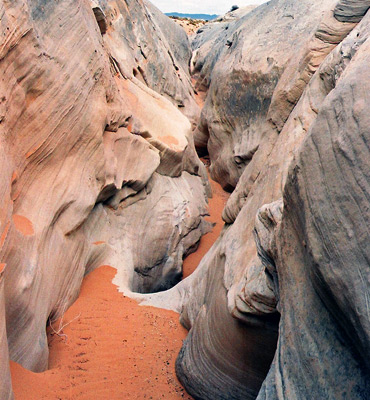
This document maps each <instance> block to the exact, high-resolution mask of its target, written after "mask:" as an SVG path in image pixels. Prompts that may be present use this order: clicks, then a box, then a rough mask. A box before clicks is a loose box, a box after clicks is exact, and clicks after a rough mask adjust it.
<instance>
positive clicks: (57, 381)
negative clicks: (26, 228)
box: [11, 159, 229, 400]
mask: <svg viewBox="0 0 370 400" xmlns="http://www.w3.org/2000/svg"><path fill="white" fill-rule="evenodd" d="M203 162H204V163H205V164H207V159H203ZM210 182H211V186H212V192H213V197H212V198H210V199H209V213H210V216H209V217H208V218H207V219H208V220H209V221H210V222H212V223H214V224H215V225H214V228H213V230H212V231H211V232H210V233H208V234H206V235H205V236H203V237H202V239H201V242H200V245H199V247H198V249H197V251H196V252H195V253H193V254H191V255H190V256H188V257H187V258H186V259H185V260H184V278H185V277H187V276H189V275H190V274H191V273H192V272H193V271H194V270H195V269H196V268H197V266H198V264H199V262H200V260H201V259H202V257H203V256H204V255H205V254H206V253H207V251H208V250H209V249H210V247H211V246H212V245H213V243H214V242H215V241H216V240H217V238H218V236H219V234H220V232H221V230H222V226H223V221H222V218H221V213H222V210H223V208H224V206H225V203H226V201H227V199H228V196H229V194H228V193H226V192H224V191H223V190H222V188H221V186H220V185H219V184H218V183H216V182H214V181H212V180H210ZM115 273H116V271H115V269H114V268H112V267H110V266H102V267H100V268H98V269H96V270H95V271H93V272H92V273H91V274H89V275H88V276H87V277H86V278H85V280H84V282H83V285H82V289H81V293H80V296H79V298H78V300H77V301H76V302H75V303H74V304H73V305H72V307H70V309H69V310H68V311H67V312H66V313H65V315H64V318H63V320H62V321H61V320H58V321H55V322H54V323H53V324H52V327H50V326H49V327H48V334H49V349H50V358H49V368H50V369H49V370H48V371H46V372H43V373H40V374H35V373H32V372H30V371H27V370H26V369H24V368H22V367H21V366H20V365H19V364H16V363H14V362H11V372H12V379H13V389H14V394H15V397H16V399H17V400H26V399H27V400H36V399H37V400H39V399H62V400H67V399H68V400H69V399H86V400H88V399H91V398H95V399H102V400H103V399H108V398H109V399H122V398H124V399H162V398H163V399H169V400H172V399H174V400H175V399H180V398H181V399H191V398H192V397H190V396H189V395H188V394H187V393H186V392H185V390H184V389H183V387H182V386H181V385H180V383H179V382H178V380H177V377H176V375H175V368H174V365H175V360H176V357H177V355H178V353H179V351H180V348H181V346H182V342H183V340H184V339H185V337H186V335H187V331H186V329H185V328H183V327H182V326H181V325H180V322H179V315H178V314H177V313H175V312H172V311H166V310H162V309H158V308H154V307H147V306H139V305H138V304H137V303H136V302H135V301H134V300H132V299H129V298H128V297H125V296H122V294H121V293H119V292H118V291H117V287H116V286H115V285H114V284H113V283H112V279H113V277H114V275H115ZM63 326H64V327H63ZM61 327H63V329H61ZM60 329H61V330H60ZM59 330H60V332H59ZM55 332H58V333H59V334H56V333H55Z"/></svg>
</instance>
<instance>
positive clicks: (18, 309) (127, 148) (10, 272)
mask: <svg viewBox="0 0 370 400" xmlns="http://www.w3.org/2000/svg"><path fill="white" fill-rule="evenodd" d="M0 15H1V26H0V28H1V39H0V40H1V42H0V70H1V80H0V87H1V93H2V98H1V103H0V130H1V135H0V137H1V139H0V140H1V141H0V146H1V152H0V161H1V171H2V174H1V178H0V192H1V195H2V199H3V200H2V206H1V207H0V237H1V242H0V261H1V263H6V264H7V268H6V270H5V273H4V282H3V284H4V297H5V310H6V326H7V339H8V345H9V354H10V358H11V359H12V360H14V361H16V362H18V363H20V364H21V365H22V366H23V367H25V368H28V369H30V370H32V371H35V372H37V371H43V370H45V369H46V368H47V366H48V345H47V337H46V333H45V328H46V325H47V323H48V321H49V320H50V319H52V320H54V319H56V318H58V317H60V316H62V315H63V314H64V313H65V311H66V310H67V308H68V307H69V306H70V305H71V304H72V303H73V302H74V301H75V300H76V298H77V296H78V293H79V290H80V286H81V282H82V280H83V278H84V276H85V274H87V273H88V272H90V271H91V270H93V269H94V268H96V267H98V266H100V265H107V264H108V265H112V266H113V267H115V268H116V269H118V270H119V273H118V275H119V276H120V279H119V283H120V285H121V287H122V288H124V289H127V291H128V292H129V291H130V290H137V291H152V290H162V289H164V288H168V287H169V286H171V285H172V284H174V283H176V282H177V281H178V280H179V279H180V278H181V265H182V257H183V256H185V255H186V254H188V253H189V252H191V251H193V250H194V249H195V248H196V246H197V243H198V242H199V239H200V237H201V235H202V234H204V233H206V232H207V231H208V230H209V228H210V224H209V223H208V222H206V221H205V220H204V216H205V215H206V214H207V201H206V198H207V196H206V193H208V187H207V183H206V178H205V169H204V166H203V164H202V163H201V162H200V161H199V159H198V157H197V155H196V153H195V149H194V145H193V142H192V136H191V130H192V126H191V123H190V122H189V120H188V119H187V118H186V117H185V116H184V115H183V113H181V111H180V109H179V107H177V106H176V105H174V104H176V101H177V100H176V96H177V94H176V93H178V92H181V91H182V90H183V89H184V87H185V86H184V85H185V84H184V82H185V78H184V80H183V83H181V80H180V79H179V78H178V75H177V73H180V72H179V71H176V68H175V66H174V64H176V63H177V61H176V60H177V57H179V60H180V61H179V65H182V64H185V58H186V57H185V50H181V49H179V52H178V54H177V55H176V56H174V55H173V54H172V52H171V51H170V47H171V46H174V44H171V46H170V45H169V43H171V40H175V38H176V37H177V33H175V34H174V36H173V39H171V37H167V39H166V40H167V42H166V43H165V44H163V43H162V42H163V40H162V39H161V38H162V33H161V32H160V31H158V26H159V25H160V22H157V21H156V20H155V17H154V16H151V15H152V14H150V12H149V11H148V9H147V6H146V5H145V4H144V3H143V2H142V1H128V2H122V1H106V2H96V1H94V2H89V1H85V0H79V1H69V0H64V1H59V2H47V1H43V0H39V1H32V2H30V1H23V0H17V1H14V2H2V3H1V5H0ZM135 15H136V17H135V18H133V17H134V16H135ZM131 18H133V19H132V21H133V22H132V23H134V22H135V21H136V20H137V21H140V27H133V26H131V28H130V26H128V25H127V24H128V21H131ZM135 24H136V22H135ZM171 24H172V23H171ZM171 26H173V27H174V29H175V30H176V29H177V27H176V25H174V24H173V25H169V26H167V27H166V29H168V30H170V27H171ZM153 31H156V32H157V37H156V38H153V37H152V36H153ZM128 32H129V33H128ZM180 34H181V33H180ZM144 39H145V40H147V41H148V42H147V43H146V46H144V43H143V41H144ZM185 39H186V41H187V38H186V35H185ZM186 41H185V42H184V47H186V43H187V42H186ZM133 43H135V46H134V45H133ZM140 46H141V47H142V51H141V50H140ZM187 51H188V53H189V49H188V50H187ZM141 53H144V54H145V55H146V57H147V58H145V57H144V55H141V56H140V54H141ZM149 54H150V55H149ZM171 55H172V56H173V60H171ZM135 57H136V58H137V60H138V61H136V60H135ZM123 60H124V61H123ZM145 60H146V61H145ZM174 60H175V61H174ZM140 63H142V64H143V65H144V64H145V68H144V66H143V67H142V69H143V71H144V72H145V71H147V73H146V74H145V76H146V77H147V78H146V79H144V78H143V76H141V77H142V78H143V79H142V80H140V79H141V78H140V75H141V73H140V74H137V76H136V77H135V76H134V75H135V74H134V73H133V72H134V71H133V67H132V66H133V65H136V67H137V69H138V65H140ZM123 66H126V67H130V68H131V67H132V68H131V69H130V70H129V71H125V70H124V69H123ZM175 71H176V77H177V78H176V80H175V78H174V79H173V81H171V80H170V79H169V78H168V79H167V78H166V85H167V86H168V87H167V89H165V87H164V86H161V87H159V88H158V92H155V91H154V90H153V89H152V88H151V86H153V87H155V85H154V83H153V82H154V81H155V80H156V78H155V77H156V76H159V75H160V76H162V75H163V76H166V75H168V74H170V75H171V74H175ZM182 73H183V74H184V76H185V75H186V73H187V72H186V71H185V70H184V71H183V72H182ZM139 78H140V79H139ZM186 79H187V80H188V81H189V82H190V78H189V75H186ZM150 82H151V83H152V84H153V85H151V84H150ZM171 82H172V83H171ZM188 88H190V83H189V86H188ZM184 90H185V89H184ZM165 91H166V93H167V95H166V97H167V98H168V99H166V98H165V97H163V96H162V95H161V94H160V93H161V92H163V93H164V92H165ZM172 96H173V97H172ZM192 96H193V94H192V93H190V92H189V98H191V97H192ZM181 97H182V98H184V97H185V96H183V95H181ZM169 99H171V101H170V100H169ZM189 104H190V100H189ZM185 108H186V106H185ZM3 342H4V340H2V344H3ZM4 354H5V353H4ZM2 359H3V358H2Z"/></svg>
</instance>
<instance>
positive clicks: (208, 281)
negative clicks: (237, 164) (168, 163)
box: [151, 1, 370, 400]
mask: <svg viewBox="0 0 370 400" xmlns="http://www.w3.org/2000/svg"><path fill="white" fill-rule="evenodd" d="M329 3H330V4H329ZM296 4H298V3H296ZM304 4H305V5H306V6H307V7H312V8H311V9H310V10H311V11H312V15H313V16H314V18H313V20H315V18H317V20H316V21H317V25H316V27H315V30H314V32H308V31H307V30H305V29H306V28H304V26H302V27H300V25H299V24H298V23H297V25H295V27H296V29H298V30H300V28H302V31H300V34H301V35H303V36H301V39H300V40H301V48H300V49H299V51H297V52H296V54H295V55H294V57H293V56H291V58H290V59H289V57H287V58H286V59H285V67H284V69H283V70H282V71H281V76H280V78H279V82H278V84H277V86H276V87H275V88H274V89H273V90H272V93H271V102H270V104H269V106H268V107H267V109H266V112H264V113H263V114H260V115H261V121H262V122H263V124H265V130H263V132H264V133H263V135H262V139H261V141H260V142H259V147H258V150H257V151H256V153H255V154H254V156H253V158H252V160H251V161H250V162H249V164H248V165H247V166H246V167H245V168H244V171H243V173H242V175H241V177H240V179H239V180H238V183H237V186H236V189H235V190H234V192H233V193H232V195H231V197H230V199H229V201H228V204H227V205H226V207H225V210H224V213H223V216H224V219H225V222H226V223H227V224H226V226H225V228H224V231H223V233H222V235H221V237H220V238H219V240H218V242H217V243H216V244H215V245H214V247H213V249H212V250H211V251H210V253H209V255H207V256H206V257H205V259H204V260H203V261H202V263H201V266H200V269H199V271H198V272H197V273H196V274H195V275H194V276H193V277H190V278H189V279H188V280H185V281H184V282H183V283H182V284H181V285H180V286H179V287H178V288H177V289H173V290H172V291H171V296H173V297H176V298H177V299H178V301H179V302H180V304H181V306H180V307H178V308H180V309H181V310H182V321H183V323H184V325H185V326H187V327H188V328H191V330H190V333H189V336H188V339H187V340H186V342H185V344H184V347H183V349H182V351H181V353H180V355H179V358H178V361H177V373H178V376H179V378H180V380H181V381H182V382H183V383H184V385H185V386H186V387H187V388H188V389H189V391H190V393H191V394H192V395H193V396H194V397H195V398H201V399H241V398H243V399H245V398H251V399H253V398H256V396H257V395H258V391H259V386H260V385H261V383H262V379H263V376H264V373H265V371H266V370H267V369H268V368H269V367H268V363H269V360H271V359H272V357H273V353H274V350H273V349H274V348H275V346H276V342H275V340H276V338H277V336H279V340H278V343H277V352H276V355H275V361H274V363H273V366H272V367H271V370H270V373H269V375H268V378H267V380H266V382H265V384H264V386H263V389H262V391H261V393H260V395H259V396H260V398H261V399H264V398H266V399H276V398H279V399H289V400H290V399H303V398H333V399H334V398H356V399H357V398H366V395H365V393H368V386H367V385H368V383H367V382H369V380H368V374H369V368H368V366H367V362H366V361H365V360H364V358H363V357H366V354H367V351H368V349H369V346H368V333H369V327H368V326H367V321H368V318H367V317H365V316H366V315H367V308H366V305H365V304H366V302H367V299H368V295H369V287H370V286H369V274H368V266H369V262H368V256H367V252H368V249H369V248H368V246H367V245H366V244H365V242H363V241H362V240H365V237H366V238H367V237H368V235H367V233H365V226H367V225H368V219H369V216H368V215H367V210H368V202H369V199H368V196H367V195H366V193H368V190H367V189H368V188H367V186H368V175H367V174H366V173H365V172H364V171H365V170H366V169H368V165H369V164H368V161H367V155H368V143H367V141H368V139H369V138H368V129H367V128H365V127H366V126H368V116H369V115H370V114H369V112H368V107H367V105H366V104H367V103H368V100H367V99H368V96H369V93H370V92H369V91H368V89H367V84H365V85H363V84H362V83H361V82H362V78H363V79H365V80H366V81H368V80H369V79H368V73H367V72H365V69H366V65H368V64H367V63H368V55H369V51H368V46H367V44H368V35H369V32H370V30H369V26H368V18H369V17H368V15H366V17H365V18H364V19H363V21H362V22H361V23H360V24H359V25H358V26H357V27H356V25H355V24H354V23H353V21H351V17H349V19H347V20H346V21H344V22H342V21H340V20H338V19H337V18H336V17H335V13H334V9H335V6H336V4H333V2H328V3H326V4H324V3H320V4H317V3H316V2H311V3H310V4H309V2H307V3H304ZM276 5H277V2H269V3H268V4H267V5H266V6H264V7H263V8H261V10H264V14H265V15H266V18H267V21H268V20H269V18H273V17H272V15H273V14H274V13H277V15H280V13H281V12H282V11H281V10H284V12H286V11H287V10H288V9H289V7H291V6H292V4H291V3H290V2H289V1H287V2H281V3H279V5H280V8H277V7H276ZM368 5H369V4H368ZM265 7H266V8H270V9H269V10H268V11H267V10H266V8H265ZM297 7H299V6H298V5H297ZM367 8H368V7H363V8H362V17H363V15H364V13H365V12H366V10H367ZM314 9H315V11H314ZM354 10H355V11H356V9H354ZM355 11H354V14H353V15H357V17H356V18H359V14H356V13H355ZM254 13H258V9H257V10H255V11H253V12H252V14H251V15H254ZM270 13H271V14H270ZM293 15H294V16H296V15H297V14H296V13H294V14H293ZM320 16H321V21H320V18H319V17H320ZM246 18H247V17H246ZM248 18H252V17H251V16H249V17H248ZM302 18H303V19H302V20H301V21H304V20H305V17H304V16H303V15H302ZM298 21H299V19H298ZM347 21H351V22H347ZM296 22H297V21H296ZM260 26H264V20H263V19H262V20H261V21H260V25H259V27H258V29H261V28H260ZM311 26H312V25H311ZM246 29H247V31H248V29H250V28H246ZM256 29H257V28H256ZM271 29H272V28H271ZM276 29H277V30H276V31H275V34H274V33H271V35H272V36H275V37H276V41H277V42H278V41H279V40H282V39H281V38H284V39H283V40H285V38H286V36H285V35H286V33H284V30H283V31H279V25H277V27H276ZM292 29H293V28H292ZM302 32H303V33H302ZM280 33H283V36H282V37H280V39H278V37H279V34H280ZM242 34H243V33H240V35H242ZM295 34H297V33H294V32H291V37H294V35H295ZM347 35H348V36H347ZM302 38H303V40H302ZM260 40H262V39H260ZM260 51H261V48H260V47H258V44H256V48H255V51H254V52H253V49H251V52H250V53H248V54H247V55H245V58H246V60H247V61H248V63H249V62H252V61H251V59H250V58H251V57H252V54H253V55H254V54H256V53H257V52H260ZM242 54H243V53H242V52H241V55H240V57H241V58H242ZM288 54H289V53H286V52H285V53H284V56H287V55H288ZM268 55H269V51H267V52H266V53H265V57H268ZM281 56H282V55H281ZM220 59H221V58H220ZM247 61H245V63H247ZM243 62H244V61H243ZM247 65H249V64H247ZM257 65H258V64H257ZM250 68H257V67H256V63H253V64H252V67H250ZM216 70H217V64H216V66H215V67H214V70H213V72H212V73H211V78H210V79H211V86H210V93H211V95H212V93H215V92H216V91H217V90H219V87H220V86H221V87H223V85H227V83H225V82H227V79H226V78H225V79H223V80H222V79H218V80H216V81H215V80H213V82H212V79H214V76H215V75H214V74H215V71H216ZM229 71H232V70H230V69H229ZM355 76H357V80H356V78H355ZM289 77H290V78H291V79H289ZM359 77H361V79H359ZM229 79H230V80H232V79H233V74H230V75H229ZM212 85H214V91H213V92H212ZM257 87H259V88H260V90H262V89H261V86H257ZM350 88H351V89H350ZM247 90H248V89H247ZM252 90H254V89H253V85H252ZM235 91H236V90H235ZM221 93H222V92H221V90H220V91H219V97H218V98H217V99H215V101H214V103H213V105H212V107H213V108H211V111H210V113H212V115H213V116H215V115H216V114H217V115H219V109H218V108H217V107H221V106H220V103H221V104H223V102H226V100H227V99H228V97H227V96H226V97H225V96H222V95H221ZM282 93H284V95H281V94H282ZM209 96H210V95H209ZM225 98H226V100H225ZM216 101H218V103H216ZM208 107H211V106H210V105H209V104H208ZM225 107H226V106H225ZM279 107H281V110H284V112H285V113H286V114H282V113H278V112H276V110H278V109H279ZM206 110H207V105H206ZM206 112H207V111H206ZM230 114H231V110H230ZM245 114H247V115H248V111H245V112H243V115H245ZM225 115H226V113H225ZM227 115H229V114H227ZM262 115H263V117H262ZM321 115H323V117H321ZM274 116H275V117H274ZM259 118H260V117H259ZM278 120H279V121H280V122H277V121H278ZM211 121H214V119H211ZM320 121H321V122H320ZM218 127H219V129H220V131H221V130H222V128H223V127H222V124H218ZM315 130H316V133H315ZM210 132H211V131H210ZM212 132H214V131H212ZM210 137H211V133H210ZM315 137H316V139H313V138H315ZM209 140H211V139H209ZM310 141H312V142H311V145H309V144H308V143H310ZM218 143H219V144H220V146H224V140H223V139H220V140H219V141H218ZM303 143H304V144H303ZM301 146H303V147H302V150H301ZM308 147H309V148H310V150H308ZM332 148H333V150H332ZM304 149H306V150H304ZM305 152H306V154H307V155H303V154H305ZM298 154H301V155H299V156H298ZM296 156H297V157H298V160H300V157H304V159H303V160H304V161H298V167H297V168H296V169H294V166H295V165H296V161H294V160H295V157H296ZM211 158H212V154H211ZM336 160H337V161H336ZM217 162H221V161H220V159H219V158H218V159H217ZM303 162H304V165H303V164H302V163H303ZM336 162H337V163H339V165H337V164H336ZM225 165H226V162H225V161H223V165H222V168H225V169H226V168H227V166H225ZM321 167H322V169H323V170H322V171H320V168H321ZM290 168H291V172H290V173H289V170H290ZM326 170H327V172H325V171H326ZM288 173H289V179H288V184H286V182H287V177H288ZM222 176H224V175H223V174H222ZM344 176H348V178H344ZM320 177H321V178H320ZM297 180H298V181H297ZM347 181H348V183H347ZM344 182H346V183H344ZM355 182H356V183H355ZM356 185H357V187H356V189H355V186H356ZM307 190H310V195H309V196H310V197H307V196H308V194H307ZM331 193H332V194H331ZM353 197H354V198H353ZM283 198H284V200H283ZM352 209H353V211H352ZM353 218H355V220H356V221H357V222H354V221H355V220H354V219H353ZM285 219H286V222H285ZM360 221H362V222H361V223H360ZM353 225H356V228H354V226H353ZM339 227H341V228H340V229H339V230H338V228H339ZM337 231H338V233H337ZM311 236H312V239H310V238H311ZM306 238H307V240H309V241H310V240H312V243H311V241H310V242H308V241H307V240H306ZM348 240H350V242H349V243H348V244H347V241H348ZM296 249H297V251H298V253H299V254H297V255H296V254H295V253H296ZM301 253H302V256H301V255H300V254H301ZM349 258H350V259H349ZM346 260H348V261H346ZM344 265H346V266H347V268H348V271H347V272H346V273H344V272H343V269H342V268H345V267H344ZM352 266H353V268H352ZM303 270H304V271H303ZM280 274H281V275H280ZM347 274H348V275H347ZM341 289H343V290H344V292H343V293H344V294H345V297H341V295H340V294H339V293H340V292H341ZM175 290H177V292H176V293H175ZM163 296H164V295H162V299H161V300H159V299H151V301H154V302H160V301H162V302H164V300H163V299H164V297H163ZM355 304H356V305H355ZM357 306H358V309H356V307H357ZM279 314H281V321H280V323H279V321H278V318H279V317H278V315H279ZM231 316H233V317H234V318H236V319H237V320H240V321H242V322H243V324H240V323H237V322H236V321H235V320H233V319H232V318H231ZM285 324H286V325H285ZM321 324H322V328H321ZM258 329H260V330H258ZM255 332H258V334H257V335H256V336H253V335H254V333H255ZM292 332H294V333H293V334H292ZM301 337H303V340H304V344H303V345H302V343H301V342H300V340H301V339H300V338H301ZM229 338H232V339H230V342H232V343H233V344H231V343H230V342H229ZM355 342H356V343H355ZM250 343H253V346H249V344H250ZM332 344H333V345H332ZM271 350H273V351H272V353H271ZM359 352H362V356H361V358H359V357H358V354H359ZM199 354H201V356H199ZM238 354H239V355H240V358H238ZM321 355H322V356H321ZM356 360H360V361H359V364H358V365H357V366H355V365H354V364H355V363H356ZM347 363H348V365H349V366H350V367H349V369H347V368H344V367H343V366H344V365H347ZM231 365H232V366H233V368H232V367H231ZM299 366H302V367H299ZM352 367H353V368H352ZM234 368H235V369H234ZM290 375H291V377H290ZM260 379H261V380H260ZM306 379H307V381H306ZM337 379H339V380H340V384H337V383H336V382H337ZM308 381H310V382H308ZM302 382H304V383H302ZM316 383H317V384H316ZM361 396H362V397H361Z"/></svg>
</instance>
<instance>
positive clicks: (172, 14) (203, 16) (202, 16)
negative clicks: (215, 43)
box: [166, 12, 218, 21]
mask: <svg viewBox="0 0 370 400" xmlns="http://www.w3.org/2000/svg"><path fill="white" fill-rule="evenodd" d="M166 15H167V16H168V17H180V18H191V19H204V20H208V21H211V20H212V19H216V18H217V17H218V15H216V14H212V15H211V14H181V13H178V12H170V13H166Z"/></svg>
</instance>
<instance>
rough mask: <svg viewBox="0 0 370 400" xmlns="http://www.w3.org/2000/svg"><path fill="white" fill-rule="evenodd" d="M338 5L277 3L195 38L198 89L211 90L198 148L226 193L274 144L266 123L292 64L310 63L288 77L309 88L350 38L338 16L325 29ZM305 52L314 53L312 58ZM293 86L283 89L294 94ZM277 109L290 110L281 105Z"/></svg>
mask: <svg viewBox="0 0 370 400" xmlns="http://www.w3.org/2000/svg"><path fill="white" fill-rule="evenodd" d="M335 4H336V1H335V0H334V1H333V0H326V1H323V2H320V4H317V3H316V4H315V3H314V2H312V1H310V0H305V1H300V2H295V1H286V0H273V1H271V2H268V3H266V4H264V5H262V6H260V7H258V8H256V9H254V10H253V11H252V12H246V14H244V15H243V16H241V17H240V18H238V19H236V20H234V21H231V22H223V23H221V24H220V23H219V24H213V25H212V24H211V25H209V27H208V28H207V29H206V28H203V32H201V33H200V34H199V35H197V37H196V38H195V40H194V42H193V45H192V46H193V49H194V57H193V59H192V68H193V73H195V74H196V76H197V78H198V83H197V88H198V89H206V88H209V90H208V95H207V99H206V104H205V107H204V109H203V112H202V118H201V122H200V125H199V127H198V131H197V132H196V135H195V144H196V146H197V147H200V148H201V147H205V146H206V147H207V148H208V152H209V155H210V159H211V162H212V164H211V169H210V170H211V176H212V177H213V178H214V179H215V180H217V181H218V182H220V183H221V184H222V186H223V187H224V188H226V189H232V188H234V187H235V186H236V184H237V182H238V180H239V178H240V177H241V175H242V173H243V171H244V169H245V168H246V167H247V165H249V164H250V163H251V161H252V160H253V158H254V157H255V155H256V153H257V152H258V150H259V148H260V146H261V145H262V144H263V142H264V141H265V140H268V137H269V136H270V131H271V126H270V123H269V118H266V116H267V114H268V112H269V109H270V104H271V102H275V103H276V101H274V99H273V95H274V92H275V88H276V86H277V85H278V83H279V82H280V81H281V78H282V75H283V73H284V71H285V69H286V68H287V66H288V64H289V62H291V60H292V59H293V58H294V60H300V62H301V63H302V62H303V64H304V65H303V66H302V65H294V66H293V67H292V68H291V72H290V73H289V74H287V75H286V76H289V77H290V78H292V74H293V75H297V77H294V79H293V81H294V82H295V85H298V86H299V85H300V86H302V88H304V86H305V85H306V84H307V82H308V81H309V78H310V77H311V76H312V74H313V72H314V71H315V70H316V69H317V67H318V65H320V63H321V62H322V60H323V58H325V56H326V55H327V54H328V53H329V52H330V51H331V50H332V49H333V47H334V46H335V45H336V44H338V43H339V42H340V41H341V40H342V39H343V37H345V36H346V34H347V33H348V31H349V30H350V25H351V24H350V23H348V24H346V23H344V24H343V23H341V22H338V21H337V20H335V18H334V17H333V12H332V11H331V14H330V15H328V16H327V18H325V19H324V22H323V25H322V26H319V23H320V21H321V20H322V16H323V13H324V12H328V11H329V10H330V8H331V7H334V6H335ZM352 27H353V26H352ZM281 38H284V40H281ZM307 41H310V47H309V46H308V45H307ZM302 49H306V50H307V54H306V55H305V57H303V54H301V52H302ZM297 54H298V55H299V56H298V57H297ZM303 67H306V69H304V70H301V69H302V68H303ZM288 83H289V82H285V81H284V82H282V83H281V85H280V86H282V87H283V88H284V89H285V90H289V89H288V87H287V85H288ZM302 88H301V87H299V88H297V89H296V91H294V89H295V88H292V89H291V90H289V92H293V93H291V97H293V99H291V98H288V99H287V102H288V101H289V102H291V103H292V106H294V104H295V103H296V101H297V93H298V92H299V91H300V93H298V98H299V96H300V94H301V93H302V90H303V89H302ZM277 95H279V93H277V94H275V96H277ZM277 103H279V104H281V105H283V106H284V107H285V104H283V102H282V100H281V99H279V101H278V102H277ZM288 105H289V104H288ZM289 106H290V107H289V108H288V109H287V111H288V114H286V112H287V111H286V110H285V108H284V107H283V109H284V112H285V115H284V117H285V118H286V117H287V116H288V115H289V112H290V111H291V109H292V106H291V105H289ZM280 111H281V110H276V111H274V110H272V112H274V113H278V112H280ZM279 128H280V129H281V126H280V127H279Z"/></svg>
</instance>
